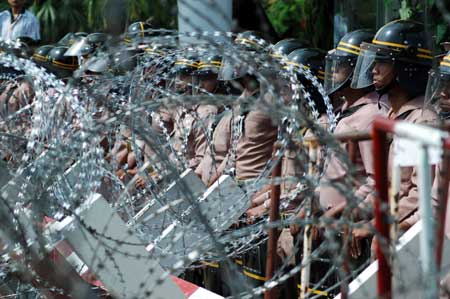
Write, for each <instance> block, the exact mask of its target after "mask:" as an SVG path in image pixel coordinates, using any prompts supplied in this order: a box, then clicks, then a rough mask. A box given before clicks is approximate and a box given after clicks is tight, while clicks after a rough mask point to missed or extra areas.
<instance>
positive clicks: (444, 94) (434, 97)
mask: <svg viewBox="0 0 450 299" xmlns="http://www.w3.org/2000/svg"><path fill="white" fill-rule="evenodd" d="M449 102H450V74H444V73H441V72H439V71H435V70H432V71H430V72H429V75H428V82H427V89H426V92H425V105H426V106H427V107H432V108H433V109H434V110H435V111H436V112H438V113H441V112H450V107H447V106H448V105H449V104H450V103H449Z"/></svg>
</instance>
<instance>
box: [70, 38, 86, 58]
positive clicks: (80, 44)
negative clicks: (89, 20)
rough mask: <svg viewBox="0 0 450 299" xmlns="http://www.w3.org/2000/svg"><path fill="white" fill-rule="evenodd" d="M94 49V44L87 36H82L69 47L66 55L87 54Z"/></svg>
mask: <svg viewBox="0 0 450 299" xmlns="http://www.w3.org/2000/svg"><path fill="white" fill-rule="evenodd" d="M92 50H93V47H92V45H91V44H90V43H89V42H88V40H87V38H81V39H79V40H78V41H76V42H75V43H74V44H73V45H71V46H70V47H69V49H67V51H66V52H65V53H64V56H86V55H89V54H90V53H91V52H92Z"/></svg>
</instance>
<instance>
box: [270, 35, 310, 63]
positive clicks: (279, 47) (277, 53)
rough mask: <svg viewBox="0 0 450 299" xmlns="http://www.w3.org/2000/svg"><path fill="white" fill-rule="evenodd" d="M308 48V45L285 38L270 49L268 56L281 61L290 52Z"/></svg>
mask: <svg viewBox="0 0 450 299" xmlns="http://www.w3.org/2000/svg"><path fill="white" fill-rule="evenodd" d="M306 47H309V43H308V42H306V41H303V40H300V39H296V38H286V39H283V40H280V41H279V42H277V43H276V44H275V45H273V46H272V48H271V49H270V56H272V57H273V58H276V59H281V58H282V57H283V56H287V55H289V54H291V53H292V51H294V50H297V49H301V48H306Z"/></svg>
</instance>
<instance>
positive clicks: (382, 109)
mask: <svg viewBox="0 0 450 299" xmlns="http://www.w3.org/2000/svg"><path fill="white" fill-rule="evenodd" d="M378 99H379V96H378V94H377V93H375V92H371V93H369V94H367V95H365V96H364V97H362V98H360V99H358V100H357V101H356V102H355V103H353V104H352V105H351V106H347V105H345V104H344V106H343V108H342V113H343V114H345V113H346V111H348V109H352V108H353V109H356V108H355V107H359V108H358V109H357V110H356V111H355V112H353V113H352V114H350V115H349V116H347V117H345V118H342V119H341V120H340V121H339V122H338V124H337V126H336V130H335V133H349V132H358V131H361V132H363V131H366V130H369V129H370V128H371V127H372V124H373V122H374V120H375V119H376V118H377V117H385V116H386V115H387V113H388V110H389V107H390V106H389V103H388V101H387V96H383V97H381V98H380V100H378ZM342 146H344V144H343V145H342ZM355 166H356V167H357V170H358V173H359V174H360V175H361V177H363V178H364V182H363V184H360V185H357V191H356V195H357V196H360V197H361V198H365V197H366V195H367V194H368V193H369V192H371V191H372V190H373V188H374V179H373V175H374V166H373V148H372V141H360V142H358V147H357V153H356V165H355ZM326 167H327V168H326V169H325V174H324V177H323V178H322V179H321V182H320V205H321V206H322V208H323V209H325V210H328V209H330V208H333V207H335V206H337V205H339V204H340V203H342V202H345V200H346V199H345V196H344V195H342V194H341V193H340V192H339V191H338V190H337V189H335V188H334V187H332V186H330V185H329V181H333V183H334V184H340V183H343V180H344V178H345V176H346V175H347V174H348V169H347V167H346V166H345V164H344V163H343V162H342V161H340V159H339V158H338V157H337V156H336V154H334V153H330V158H329V161H328V164H327V165H326ZM343 187H347V188H348V186H343Z"/></svg>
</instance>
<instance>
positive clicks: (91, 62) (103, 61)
mask: <svg viewBox="0 0 450 299" xmlns="http://www.w3.org/2000/svg"><path fill="white" fill-rule="evenodd" d="M110 64H111V59H110V57H109V56H108V54H107V53H102V54H100V55H97V56H93V57H91V58H89V59H87V60H86V62H85V63H84V66H85V67H86V69H87V70H88V71H90V72H94V73H103V72H105V71H107V70H108V69H109V68H110Z"/></svg>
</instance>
